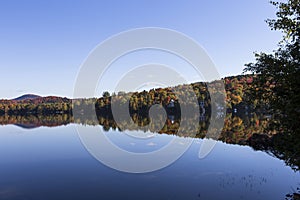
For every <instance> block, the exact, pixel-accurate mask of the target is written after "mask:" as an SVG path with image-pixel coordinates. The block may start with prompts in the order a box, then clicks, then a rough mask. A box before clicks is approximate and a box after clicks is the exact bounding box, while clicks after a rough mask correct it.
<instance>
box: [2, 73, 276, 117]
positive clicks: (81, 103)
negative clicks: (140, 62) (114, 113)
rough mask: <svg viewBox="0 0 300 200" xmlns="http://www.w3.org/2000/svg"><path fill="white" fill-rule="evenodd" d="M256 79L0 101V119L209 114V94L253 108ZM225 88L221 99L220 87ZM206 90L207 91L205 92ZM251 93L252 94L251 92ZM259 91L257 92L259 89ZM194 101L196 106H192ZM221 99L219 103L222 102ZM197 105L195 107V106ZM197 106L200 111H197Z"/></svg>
mask: <svg viewBox="0 0 300 200" xmlns="http://www.w3.org/2000/svg"><path fill="white" fill-rule="evenodd" d="M255 78H256V76H252V75H240V76H233V77H226V78H224V79H222V80H221V81H214V82H211V83H209V88H208V84H207V83H204V82H197V83H192V84H184V85H178V86H176V87H168V88H156V89H151V90H149V91H142V92H129V93H125V92H119V93H118V94H115V93H113V94H111V95H110V94H109V92H104V93H103V96H102V97H101V98H98V99H97V98H87V99H73V100H71V99H68V98H61V97H53V96H52V97H51V96H50V97H38V98H34V99H27V100H19V101H18V100H0V115H4V114H9V115H26V114H55V113H61V114H72V112H73V111H75V112H81V113H84V112H85V113H87V112H90V111H91V112H93V111H94V110H95V109H96V111H97V112H105V113H111V108H112V106H114V108H115V109H116V110H118V111H120V112H122V111H126V110H128V109H129V111H130V113H131V114H134V113H139V114H145V115H147V113H148V111H149V109H150V107H151V106H152V105H155V104H159V105H161V106H162V107H164V108H165V110H166V111H167V112H168V113H173V114H174V113H175V114H176V113H177V114H178V113H179V112H180V110H186V111H187V112H188V111H189V110H194V109H195V108H200V110H199V111H200V112H201V111H203V108H205V110H206V111H209V109H210V107H211V98H210V94H211V93H212V94H214V95H215V96H217V97H218V98H225V99H226V108H224V109H233V108H237V107H239V106H240V105H243V104H252V105H253V107H261V105H263V104H264V102H262V101H261V100H259V99H253V98H251V97H250V95H249V94H250V91H252V92H253V88H255V87H256V84H255ZM223 86H225V90H226V91H225V94H226V95H225V96H224V95H223V94H224V93H222V92H223V91H222V87H223ZM272 86H273V85H272V83H268V82H266V84H265V90H266V92H267V91H268V87H269V88H271V87H272ZM209 89H210V91H208V90H209ZM254 91H255V90H254ZM260 91H261V88H260ZM195 100H196V102H195ZM222 100H223V99H221V101H222ZM196 103H198V105H197V104H196ZM199 106H200V107H199Z"/></svg>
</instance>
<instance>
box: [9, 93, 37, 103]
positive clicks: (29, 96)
mask: <svg viewBox="0 0 300 200" xmlns="http://www.w3.org/2000/svg"><path fill="white" fill-rule="evenodd" d="M40 97H41V96H38V95H35V94H24V95H22V96H20V97H17V98H15V99H12V100H15V101H23V100H32V99H36V98H40Z"/></svg>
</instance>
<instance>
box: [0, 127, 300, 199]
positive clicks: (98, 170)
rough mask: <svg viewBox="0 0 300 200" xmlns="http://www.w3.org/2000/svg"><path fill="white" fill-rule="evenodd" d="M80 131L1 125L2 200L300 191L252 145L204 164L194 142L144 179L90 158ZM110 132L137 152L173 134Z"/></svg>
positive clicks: (257, 195)
mask: <svg viewBox="0 0 300 200" xmlns="http://www.w3.org/2000/svg"><path fill="white" fill-rule="evenodd" d="M75 126H78V125H72V124H71V125H67V126H59V127H53V128H47V127H39V128H35V129H23V128H21V127H18V126H14V125H6V126H1V127H0V162H1V165H0V199H1V200H2V199H3V200H5V199H33V200H35V199H36V200H42V199H46V200H48V199H49V200H50V199H51V200H53V199H63V200H65V199H188V200H189V199H195V200H197V199H199V200H200V199H284V198H285V195H286V194H288V193H293V192H294V191H296V190H297V189H296V188H297V187H300V175H299V172H294V171H293V170H292V169H291V167H289V166H286V165H285V162H284V161H282V160H279V159H277V158H275V157H272V156H270V155H269V154H267V153H266V152H262V151H254V150H253V149H252V148H251V147H249V146H239V145H234V144H225V143H223V142H220V141H219V142H217V144H216V146H215V147H214V148H213V150H212V151H211V153H210V154H209V155H208V156H206V157H205V158H203V159H199V157H198V153H199V149H200V146H201V144H202V143H203V139H196V138H195V139H193V143H192V145H191V146H190V148H189V149H188V150H187V151H186V152H185V153H184V154H183V156H182V157H181V158H179V159H178V160H177V161H176V162H174V163H173V164H171V165H169V166H168V167H166V168H163V169H161V170H158V171H154V172H150V173H142V174H132V173H124V172H120V171H116V170H114V169H111V168H109V167H107V166H105V165H103V164H102V163H101V162H99V161H98V160H96V159H95V158H94V157H93V156H92V155H91V154H89V152H88V151H87V150H86V149H85V147H84V145H83V144H82V143H81V140H80V138H79V136H78V134H77V131H76V129H75ZM87 128H99V127H87ZM136 133H137V134H138V133H139V132H138V131H136ZM105 134H106V136H107V137H108V138H109V139H110V140H111V141H112V142H113V143H115V144H117V145H118V146H119V147H120V148H122V149H125V150H127V151H131V152H136V153H140V152H152V151H155V150H158V149H160V148H162V147H163V146H164V145H166V144H168V142H169V141H170V140H172V139H173V137H176V136H172V135H166V134H155V135H153V137H151V138H149V139H145V138H144V139H138V138H134V137H131V136H128V135H126V134H124V132H122V133H121V132H118V131H113V130H110V131H109V132H105ZM140 134H144V133H143V132H140ZM185 140H189V139H188V138H181V141H182V142H185ZM178 145H180V144H178ZM137 164H138V163H137Z"/></svg>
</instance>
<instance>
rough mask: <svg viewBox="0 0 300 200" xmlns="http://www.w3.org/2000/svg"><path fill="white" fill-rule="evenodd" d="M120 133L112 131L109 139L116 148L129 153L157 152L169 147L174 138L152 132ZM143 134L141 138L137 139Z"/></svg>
mask: <svg viewBox="0 0 300 200" xmlns="http://www.w3.org/2000/svg"><path fill="white" fill-rule="evenodd" d="M127 132H129V131H124V132H118V131H110V132H109V133H107V134H106V136H107V138H108V139H109V140H110V141H111V142H112V143H113V144H115V145H116V146H118V147H119V148H121V149H124V150H126V151H129V152H135V153H146V152H147V153H148V152H153V151H157V150H159V149H161V148H163V147H164V146H166V145H168V144H169V143H170V142H171V141H172V139H173V137H172V136H170V135H160V134H153V133H151V132H143V131H130V132H134V133H130V134H128V133H127ZM138 134H141V135H142V136H141V137H140V138H137V137H135V136H136V135H138Z"/></svg>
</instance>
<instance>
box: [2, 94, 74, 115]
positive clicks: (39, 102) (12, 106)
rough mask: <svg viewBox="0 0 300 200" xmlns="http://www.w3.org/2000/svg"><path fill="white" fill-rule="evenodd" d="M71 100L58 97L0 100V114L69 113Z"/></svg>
mask: <svg viewBox="0 0 300 200" xmlns="http://www.w3.org/2000/svg"><path fill="white" fill-rule="evenodd" d="M71 111H72V105H71V100H70V99H67V98H60V97H53V96H49V97H39V98H35V99H27V100H21V101H18V100H0V115H5V114H8V115H28V114H55V113H57V114H58V113H65V114H67V113H71Z"/></svg>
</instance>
